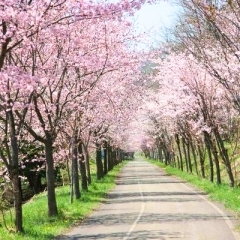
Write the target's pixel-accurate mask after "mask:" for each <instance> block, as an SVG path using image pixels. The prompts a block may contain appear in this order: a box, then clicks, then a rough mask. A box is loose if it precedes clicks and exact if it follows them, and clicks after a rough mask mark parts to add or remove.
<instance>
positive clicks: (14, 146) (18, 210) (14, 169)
mask: <svg viewBox="0 0 240 240" xmlns="http://www.w3.org/2000/svg"><path fill="white" fill-rule="evenodd" d="M7 116H8V120H9V127H10V136H11V154H9V156H12V159H9V162H10V164H9V175H10V179H11V181H12V184H13V194H14V209H15V227H16V231H17V232H23V222H22V192H21V181H20V179H19V168H18V142H17V137H16V131H15V121H14V117H13V113H12V111H9V112H8V113H7Z"/></svg>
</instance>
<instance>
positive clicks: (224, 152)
mask: <svg viewBox="0 0 240 240" xmlns="http://www.w3.org/2000/svg"><path fill="white" fill-rule="evenodd" d="M213 132H214V135H215V138H216V140H217V143H218V148H219V151H220V154H221V156H222V159H223V161H224V164H225V166H226V170H227V173H228V178H229V181H230V186H231V187H234V176H233V173H232V167H231V163H230V159H229V156H228V152H227V149H226V148H225V146H224V142H223V140H222V137H221V135H220V133H219V131H218V129H217V128H214V130H213Z"/></svg>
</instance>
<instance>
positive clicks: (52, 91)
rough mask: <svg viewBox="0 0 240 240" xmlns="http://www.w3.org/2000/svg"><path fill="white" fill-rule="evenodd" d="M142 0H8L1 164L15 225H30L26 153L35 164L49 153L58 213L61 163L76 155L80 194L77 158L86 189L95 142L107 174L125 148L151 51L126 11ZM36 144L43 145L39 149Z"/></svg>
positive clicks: (0, 27) (1, 13)
mask: <svg viewBox="0 0 240 240" xmlns="http://www.w3.org/2000/svg"><path fill="white" fill-rule="evenodd" d="M143 3H144V1H141V3H139V2H138V1H126V0H124V1H120V2H118V3H106V2H105V1H98V2H97V3H92V1H85V2H83V1H71V0H64V1H58V0H46V1H31V0H29V1H18V0H11V1H7V2H6V1H5V0H0V31H1V32H0V132H1V133H0V141H1V142H0V158H1V160H0V164H1V165H2V166H4V167H5V168H6V171H7V177H8V180H9V181H10V182H11V184H12V188H13V193H14V207H15V226H16V231H23V224H22V199H21V181H20V172H21V171H20V169H21V168H22V169H24V168H25V167H26V164H27V162H29V161H31V162H35V163H37V164H36V165H34V166H35V168H36V169H37V170H39V169H41V168H42V167H43V165H42V164H41V161H42V160H43V161H44V162H45V165H44V167H45V169H46V180H47V186H46V187H47V202H48V213H49V216H54V215H57V214H58V207H57V201H56V195H55V174H54V171H55V168H56V166H59V165H61V164H63V165H66V164H67V162H68V161H71V166H72V176H73V177H72V186H73V188H74V193H75V197H76V198H78V197H80V191H79V181H78V178H79V173H78V169H79V166H78V165H80V170H81V178H82V188H83V189H86V188H87V184H88V183H90V182H91V174H90V168H89V163H88V161H89V148H90V147H93V146H94V147H95V149H96V152H97V154H96V162H97V171H98V172H97V176H98V178H99V179H100V178H101V177H102V176H103V174H105V173H106V172H107V170H110V169H111V168H112V167H113V165H114V163H115V162H116V161H117V160H116V159H117V156H118V154H119V153H117V149H118V146H121V148H124V147H125V146H124V142H125V140H126V135H127V132H128V131H127V125H128V122H130V119H131V115H132V112H133V109H136V108H137V106H138V103H139V102H140V101H141V98H140V96H141V91H142V88H141V84H139V83H138V78H139V77H140V68H139V66H140V64H141V61H143V59H144V58H143V56H141V54H140V53H136V52H134V39H135V38H136V36H134V35H133V31H132V28H131V24H130V23H129V22H128V21H126V17H127V16H128V14H129V13H130V14H132V13H133V12H134V11H135V10H136V9H139V8H140V6H141V4H143ZM26 144H27V146H26ZM33 145H34V146H41V147H42V149H43V152H42V153H41V154H38V153H33V154H31V151H30V150H31V147H29V146H33ZM103 145H104V146H105V147H104V149H107V150H108V153H105V155H104V156H105V157H107V156H108V158H107V159H108V162H107V161H106V160H105V161H104V162H105V165H104V168H103V166H102V165H101V164H102V160H101V158H100V155H99V154H100V152H101V151H100V150H101V149H102V148H103ZM24 146H25V148H24ZM23 149H25V150H23ZM104 151H105V150H104ZM111 159H113V160H111ZM114 159H115V160H114ZM107 163H108V165H106V164H107ZM87 181H88V182H87Z"/></svg>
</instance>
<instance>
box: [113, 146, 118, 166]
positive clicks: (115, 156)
mask: <svg viewBox="0 0 240 240" xmlns="http://www.w3.org/2000/svg"><path fill="white" fill-rule="evenodd" d="M116 158H117V152H116V149H115V148H112V168H113V167H114V166H116V161H117V159H116Z"/></svg>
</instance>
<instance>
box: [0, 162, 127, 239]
mask: <svg viewBox="0 0 240 240" xmlns="http://www.w3.org/2000/svg"><path fill="white" fill-rule="evenodd" d="M124 164H125V163H124V162H123V163H121V164H119V165H117V166H115V167H114V169H113V170H112V171H110V172H109V173H108V175H107V176H105V177H104V178H103V179H101V180H100V181H97V180H96V176H93V183H92V184H91V185H90V186H89V189H88V191H87V192H86V191H82V196H81V198H80V199H78V200H74V202H73V203H72V204H71V203H70V188H69V186H64V187H58V188H57V189H56V196H57V205H58V211H59V214H58V216H57V217H51V218H49V217H48V216H47V196H46V193H42V194H39V195H37V196H35V197H34V198H33V199H32V200H30V201H29V202H28V203H26V204H24V206H23V219H24V223H23V225H24V233H23V234H16V233H9V231H7V230H6V228H5V227H4V226H2V219H1V216H0V239H1V240H2V239H8V240H11V239H14V240H26V239H28V240H33V239H34V240H38V239H39V240H40V239H41V240H45V239H46V240H47V239H53V238H54V236H57V235H60V234H61V233H63V232H64V231H66V229H67V228H69V227H70V226H73V225H76V224H78V223H80V222H81V221H82V220H83V219H84V218H85V217H86V216H87V215H89V214H90V213H91V212H92V211H93V210H94V209H96V208H97V206H98V205H99V203H100V202H101V201H102V200H103V199H104V197H105V196H106V193H107V192H108V191H109V190H111V189H112V188H113V187H114V186H115V183H114V180H115V178H116V176H117V175H118V173H119V171H120V170H121V168H122V166H123V165H124Z"/></svg>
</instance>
